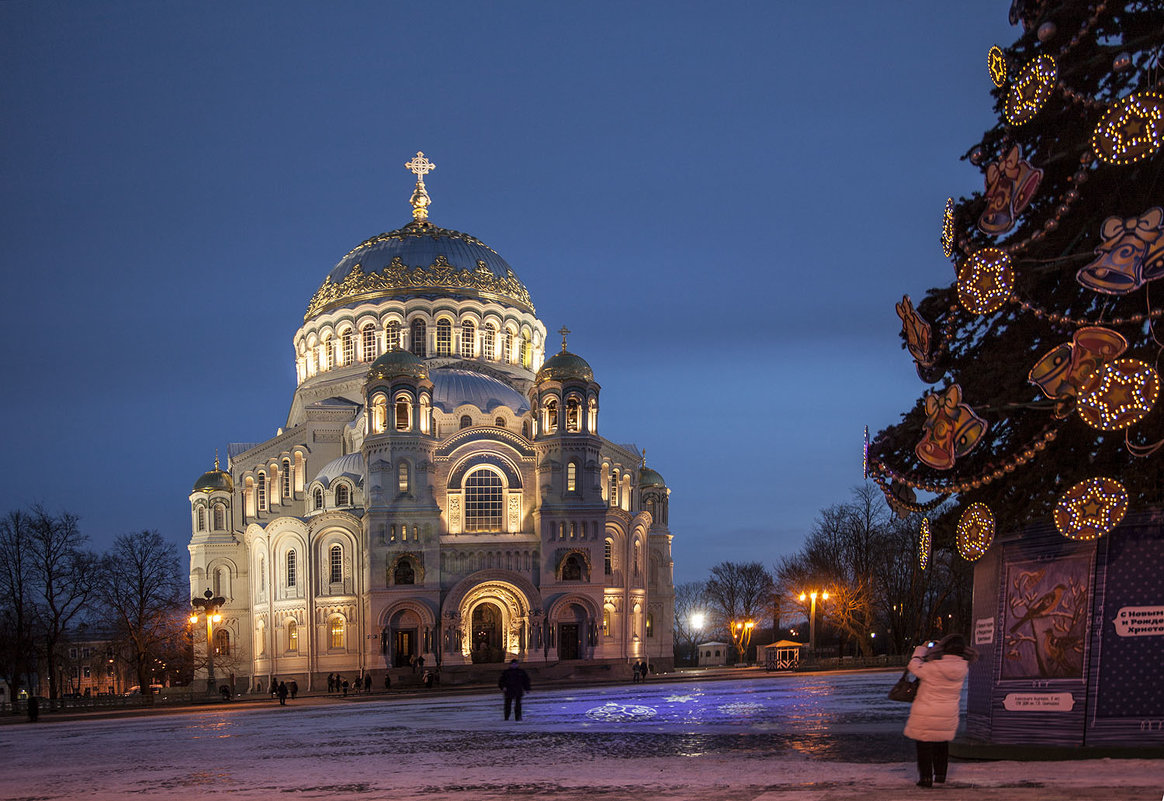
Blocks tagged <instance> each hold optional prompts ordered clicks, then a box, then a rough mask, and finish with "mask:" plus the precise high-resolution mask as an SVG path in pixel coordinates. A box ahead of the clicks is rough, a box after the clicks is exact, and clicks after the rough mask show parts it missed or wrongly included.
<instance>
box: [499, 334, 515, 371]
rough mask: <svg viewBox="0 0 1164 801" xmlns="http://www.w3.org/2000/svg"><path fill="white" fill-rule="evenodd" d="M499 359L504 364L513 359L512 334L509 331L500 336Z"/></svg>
mask: <svg viewBox="0 0 1164 801" xmlns="http://www.w3.org/2000/svg"><path fill="white" fill-rule="evenodd" d="M501 361H503V362H505V363H506V364H509V363H510V362H512V361H513V334H512V333H511V332H509V331H506V332H505V336H504V337H502V338H501Z"/></svg>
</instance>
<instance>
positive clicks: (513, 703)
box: [497, 659, 529, 720]
mask: <svg viewBox="0 0 1164 801" xmlns="http://www.w3.org/2000/svg"><path fill="white" fill-rule="evenodd" d="M497 686H498V688H500V689H501V690H503V691H504V692H505V719H506V720H509V712H510V709H512V710H513V719H514V720H521V696H522V694H523V693H525V692H528V691H529V674H528V673H526V672H525V671H524V670H522V669H521V668H520V667H518V664H517V660H516V659H514V660H511V661H510V663H509V667H508V668H506V669H505V670H503V671H501V678H499V679H498V680H497Z"/></svg>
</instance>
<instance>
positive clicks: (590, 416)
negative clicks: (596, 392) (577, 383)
mask: <svg viewBox="0 0 1164 801" xmlns="http://www.w3.org/2000/svg"><path fill="white" fill-rule="evenodd" d="M587 407H588V409H589V411H588V412H587V413H586V430H587V431H589V432H590V433H591V434H597V433H598V402H597V401H596V400H594V398H591V399H590V403H589V404H587Z"/></svg>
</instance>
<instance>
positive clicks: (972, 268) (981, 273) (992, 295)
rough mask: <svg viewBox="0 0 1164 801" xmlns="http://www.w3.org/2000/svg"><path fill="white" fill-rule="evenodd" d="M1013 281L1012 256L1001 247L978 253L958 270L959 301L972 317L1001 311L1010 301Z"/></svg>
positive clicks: (972, 255)
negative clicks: (1000, 248)
mask: <svg viewBox="0 0 1164 801" xmlns="http://www.w3.org/2000/svg"><path fill="white" fill-rule="evenodd" d="M1013 282H1014V279H1013V277H1012V275H1011V269H1010V254H1008V253H1007V252H1006V251H1003V250H999V249H998V248H982V249H981V250H976V251H974V253H972V254H970V256H969V258H967V259H965V260H964V261H963V262H962V264H961V266H959V268H958V302H959V303H961V304H962V308H964V309H966V311H968V312H970V313H971V314H989V313H991V312H995V311H998V310H999V309H1001V308H1002V306H1003V304H1004V303H1006V301H1007V300H1008V299H1009V298H1010V293H1011V289H1012V286H1013Z"/></svg>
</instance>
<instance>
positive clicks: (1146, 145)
mask: <svg viewBox="0 0 1164 801" xmlns="http://www.w3.org/2000/svg"><path fill="white" fill-rule="evenodd" d="M1162 135H1164V95H1162V94H1160V93H1158V92H1137V93H1136V94H1133V95H1128V96H1127V97H1125V98H1123V99H1122V100H1120V101H1118V102H1116V103H1115V104H1114V105H1113V106H1112V107H1111V108H1110V109H1108V110H1107V113H1106V114H1104V115H1103V119H1101V120H1100V121H1099V124H1098V125H1096V126H1095V131H1094V132H1093V133H1092V134H1091V149H1092V150H1094V151H1095V155H1096V156H1098V157H1099V159H1100V160H1101V161H1104V162H1107V163H1108V164H1118V165H1124V164H1134V163H1136V162H1137V161H1142V160H1143V159H1146V158H1148V157H1150V156H1152V155H1154V154H1155V153H1156V152H1157V151H1158V150H1159V149H1160V140H1161V136H1162Z"/></svg>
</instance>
